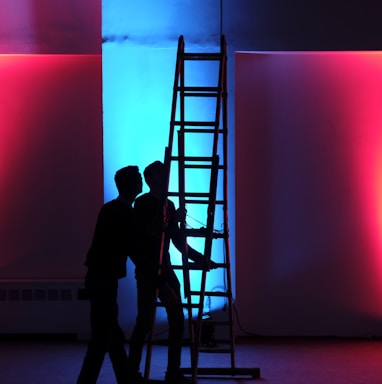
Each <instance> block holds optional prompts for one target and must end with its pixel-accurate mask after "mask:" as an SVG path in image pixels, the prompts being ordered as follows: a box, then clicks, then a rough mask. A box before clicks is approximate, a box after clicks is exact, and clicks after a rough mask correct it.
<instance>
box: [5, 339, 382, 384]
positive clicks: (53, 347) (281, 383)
mask: <svg viewBox="0 0 382 384" xmlns="http://www.w3.org/2000/svg"><path fill="white" fill-rule="evenodd" d="M127 347H128V345H127ZM85 348H86V344H85V343H84V342H79V341H57V340H55V341H52V340H41V341H38V340H29V341H28V340H0V383H1V384H29V383H31V384H59V383H60V384H69V383H75V382H76V377H77V374H78V371H79V369H80V366H81V363H82V359H83V356H84V353H85ZM228 357H229V356H227V355H223V354H217V353H213V350H211V352H207V353H206V352H203V353H201V354H200V364H199V366H200V367H207V368H216V367H229V366H230V361H229V359H228ZM235 357H236V367H237V368H260V372H261V377H260V379H257V380H253V379H250V378H249V377H247V378H239V377H237V376H234V377H231V376H223V377H220V378H218V377H213V376H208V377H200V376H199V377H198V383H199V384H207V383H209V384H217V383H219V384H222V383H227V384H232V383H242V384H248V383H254V384H255V383H267V384H292V383H293V384H326V383H330V384H381V383H382V340H359V339H335V338H334V339H333V338H329V339H321V338H318V339H308V338H299V339H295V338H258V339H254V340H248V339H243V340H239V341H238V342H237V344H236V348H235ZM165 362H166V347H164V346H155V347H154V349H153V359H152V364H151V371H150V372H151V374H150V377H151V378H153V379H162V378H163V373H164V370H165ZM183 362H184V365H185V366H187V364H188V362H189V349H188V348H187V347H185V348H184V351H183ZM98 383H99V384H114V383H115V379H114V375H113V371H112V369H111V365H110V361H109V360H108V358H107V359H106V360H105V363H104V366H103V368H102V371H101V375H100V378H99V381H98Z"/></svg>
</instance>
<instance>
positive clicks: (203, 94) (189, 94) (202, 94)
mask: <svg viewBox="0 0 382 384" xmlns="http://www.w3.org/2000/svg"><path fill="white" fill-rule="evenodd" d="M183 96H185V97H219V93H218V92H214V93H210V92H184V93H183Z"/></svg>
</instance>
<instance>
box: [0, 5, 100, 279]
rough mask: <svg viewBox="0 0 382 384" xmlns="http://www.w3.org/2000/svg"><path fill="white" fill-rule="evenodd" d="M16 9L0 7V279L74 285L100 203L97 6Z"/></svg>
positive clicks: (14, 7)
mask: <svg viewBox="0 0 382 384" xmlns="http://www.w3.org/2000/svg"><path fill="white" fill-rule="evenodd" d="M21 1H22V2H23V5H24V7H20V6H19V5H20V4H19V3H18V2H12V1H5V2H2V3H1V4H0V25H1V27H0V48H1V52H0V84H1V87H0V185H1V189H0V279H58V278H62V279H67V278H79V277H82V276H83V274H84V267H83V261H84V259H85V255H86V251H87V248H88V246H89V244H90V241H91V236H92V232H93V229H94V223H95V220H96V217H97V213H98V210H99V208H100V206H101V205H102V202H103V166H102V164H103V163H102V57H101V23H100V20H101V17H100V16H101V3H100V1H98V0H96V1H93V0H91V1H89V0H85V1H82V0H81V2H76V1H73V0H65V1H60V2H57V1H50V0H49V1H47V0H41V1H38V2H35V1H24V0H21ZM78 3H81V5H79V4H78ZM16 5H17V6H16Z"/></svg>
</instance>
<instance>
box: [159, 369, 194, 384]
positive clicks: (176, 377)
mask: <svg viewBox="0 0 382 384" xmlns="http://www.w3.org/2000/svg"><path fill="white" fill-rule="evenodd" d="M164 381H165V384H194V381H193V380H192V379H189V378H187V377H185V376H184V375H183V373H182V372H181V371H179V370H177V371H171V372H166V376H165V379H164Z"/></svg>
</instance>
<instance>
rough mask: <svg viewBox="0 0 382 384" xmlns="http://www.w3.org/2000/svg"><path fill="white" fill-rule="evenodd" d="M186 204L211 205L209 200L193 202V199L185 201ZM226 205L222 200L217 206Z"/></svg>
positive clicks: (216, 202)
mask: <svg viewBox="0 0 382 384" xmlns="http://www.w3.org/2000/svg"><path fill="white" fill-rule="evenodd" d="M185 203H186V204H204V205H207V204H209V203H210V201H209V200H192V199H185ZM222 204H224V201H222V200H216V201H215V205H222Z"/></svg>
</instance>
